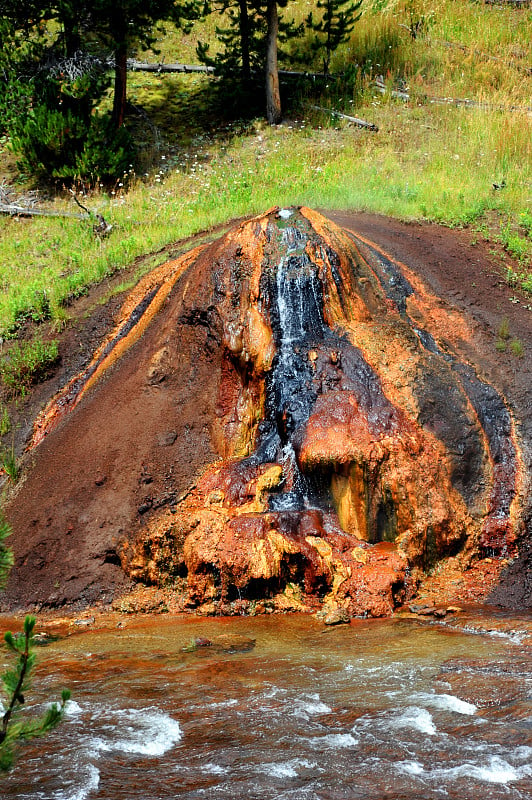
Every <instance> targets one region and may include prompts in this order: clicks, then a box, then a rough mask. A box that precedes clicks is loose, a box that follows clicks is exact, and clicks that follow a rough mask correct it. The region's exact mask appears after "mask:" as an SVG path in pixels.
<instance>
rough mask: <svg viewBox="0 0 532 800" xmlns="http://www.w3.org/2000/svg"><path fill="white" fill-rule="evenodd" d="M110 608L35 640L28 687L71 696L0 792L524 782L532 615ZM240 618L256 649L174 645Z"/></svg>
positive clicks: (309, 794)
mask: <svg viewBox="0 0 532 800" xmlns="http://www.w3.org/2000/svg"><path fill="white" fill-rule="evenodd" d="M106 624H107V626H108V627H106V628H103V629H99V630H82V631H79V630H77V629H75V628H74V627H73V626H71V628H70V630H71V631H72V630H73V631H74V633H73V634H72V635H70V636H68V637H66V638H63V639H60V640H58V641H56V642H53V643H52V644H50V645H48V646H47V647H45V648H42V649H41V650H40V652H39V656H40V664H41V666H40V670H39V674H38V677H37V679H36V681H35V683H36V689H38V690H39V691H40V692H42V695H43V697H44V696H47V697H51V696H54V695H56V694H57V693H58V691H59V689H60V687H61V686H63V685H67V686H69V687H70V688H71V689H72V697H73V699H72V701H71V702H70V703H69V707H68V714H67V718H66V720H65V722H64V723H63V725H62V726H61V727H60V728H59V729H58V730H57V731H55V732H53V733H52V734H51V735H49V736H48V737H46V738H45V739H43V740H41V741H34V742H32V743H30V744H28V745H25V746H24V750H23V753H22V754H21V756H20V758H19V761H18V764H17V766H16V767H15V769H14V770H13V772H12V773H11V774H10V775H9V776H8V777H7V778H2V783H3V786H2V790H3V791H2V797H3V798H6V800H7V799H8V798H17V800H85V799H86V798H87V799H88V800H96V798H100V799H102V800H103V799H104V798H105V800H136V799H137V798H138V799H139V800H155V799H157V800H159V798H160V800H163V799H164V800H166V798H176V797H183V798H190V800H192V799H193V798H203V797H208V798H213V800H222V798H250V799H251V798H253V799H254V800H255V799H256V800H259V798H260V799H261V800H269V799H270V798H271V800H273V799H274V798H275V799H276V800H277V799H279V798H290V799H291V800H317V799H318V798H319V800H329V799H330V800H333V799H334V800H342V799H343V798H346V799H347V798H349V799H350V800H351V799H352V800H355V798H364V799H366V800H384V798H389V800H392V798H393V800H406V798H409V799H410V798H412V800H414V799H415V800H432V798H434V799H436V798H460V799H461V800H464V799H465V800H473V799H474V798H483V800H491V799H492V798H493V799H495V798H505V800H517V799H518V798H519V800H521V799H522V798H530V797H531V796H532V793H531V787H532V708H531V705H530V690H531V688H532V664H531V661H530V651H529V647H527V641H526V638H525V634H524V633H522V632H521V630H522V629H523V628H526V627H528V628H529V627H530V625H529V620H528V622H527V624H524V619H521V620H519V619H513V620H510V621H509V620H506V621H505V624H504V625H503V626H502V628H501V626H500V625H495V626H492V627H493V628H494V630H492V631H491V632H486V627H487V628H489V627H490V625H487V626H486V624H483V625H479V624H478V619H477V620H471V619H469V620H468V619H467V618H461V619H460V620H459V621H454V622H450V623H446V624H436V623H431V622H428V621H427V622H424V621H423V622H419V621H415V620H411V619H403V620H401V619H396V620H392V621H389V620H388V621H369V620H367V621H366V620H360V621H353V623H352V624H351V625H350V626H349V627H342V628H334V629H330V628H324V627H323V626H322V625H321V624H320V623H318V622H317V621H316V620H314V619H311V618H308V617H299V616H293V617H286V616H282V617H281V616H269V617H261V618H255V619H250V618H231V619H218V620H215V619H199V618H193V617H185V618H183V617H178V618H176V617H157V618H151V619H140V618H136V619H130V618H125V626H124V627H116V626H117V624H121V625H124V623H123V622H122V623H118V619H117V618H112V619H110V620H108V621H107V623H106ZM453 626H454V627H453ZM235 633H237V634H240V635H245V636H248V637H252V638H253V639H255V640H256V644H255V647H254V648H253V649H252V650H249V651H248V652H223V651H222V650H220V649H219V648H217V647H215V646H212V647H205V648H199V649H197V650H196V651H192V652H186V650H187V644H189V643H190V642H191V640H193V639H194V638H195V637H207V638H214V637H216V636H217V635H219V634H231V635H232V634H235ZM528 641H529V640H528ZM33 697H34V698H35V694H34V695H33Z"/></svg>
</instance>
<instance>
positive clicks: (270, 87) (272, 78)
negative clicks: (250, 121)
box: [266, 0, 282, 125]
mask: <svg viewBox="0 0 532 800" xmlns="http://www.w3.org/2000/svg"><path fill="white" fill-rule="evenodd" d="M266 15H267V22H268V33H267V40H266V119H267V120H268V122H269V124H270V125H278V124H279V122H280V121H281V119H282V114H281V95H280V93H279V72H278V69H277V36H278V33H279V15H278V13H277V0H268V3H267V7H266Z"/></svg>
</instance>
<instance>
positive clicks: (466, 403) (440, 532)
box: [8, 208, 525, 616]
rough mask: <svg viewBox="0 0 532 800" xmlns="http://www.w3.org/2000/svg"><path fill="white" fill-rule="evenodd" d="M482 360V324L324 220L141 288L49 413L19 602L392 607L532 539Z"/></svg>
mask: <svg viewBox="0 0 532 800" xmlns="http://www.w3.org/2000/svg"><path fill="white" fill-rule="evenodd" d="M464 354H466V355H464ZM474 362H475V360H474V347H473V344H472V333H471V330H470V327H469V324H468V322H467V320H466V319H465V318H464V317H463V316H462V315H461V314H460V313H459V312H457V311H456V310H455V309H453V308H452V307H451V306H449V305H447V304H445V303H444V302H442V301H441V300H439V299H438V298H437V297H435V296H433V295H432V294H431V293H430V292H429V291H428V290H427V289H426V287H425V286H424V285H423V284H422V282H421V281H420V280H419V279H418V278H417V277H416V275H415V274H414V273H413V272H412V271H411V270H410V269H409V268H408V267H407V266H405V265H404V264H400V263H398V262H396V261H394V260H393V259H391V258H390V257H388V256H387V255H386V254H385V253H384V252H382V251H380V250H379V249H378V248H377V247H376V246H375V245H372V244H371V243H368V242H364V241H363V240H361V239H360V237H356V236H354V235H351V234H348V233H346V232H345V231H343V230H341V229H340V228H338V227H336V226H335V225H334V224H333V223H331V222H330V221H328V220H327V219H325V218H324V217H322V216H321V215H319V214H317V213H316V212H314V211H311V210H309V209H307V208H300V209H286V210H284V209H283V210H279V209H273V210H271V211H269V212H268V213H266V214H264V215H262V216H259V217H256V218H254V219H251V220H249V221H247V222H244V223H242V224H240V225H238V226H237V227H235V228H233V229H232V230H231V231H230V232H229V233H227V234H226V235H224V236H223V237H222V238H220V239H219V240H217V241H215V242H214V243H212V244H208V245H203V246H201V247H198V248H196V249H195V250H192V251H191V252H189V253H187V254H186V255H185V256H183V257H182V258H180V259H178V260H177V261H172V262H169V263H167V264H164V265H163V266H162V267H159V268H157V269H156V270H154V271H153V272H152V273H150V274H149V275H148V276H147V277H145V278H144V279H143V280H142V281H141V282H140V283H139V285H138V286H137V287H136V289H135V290H134V291H133V292H132V293H131V295H130V296H129V297H128V298H127V300H126V302H125V304H124V306H123V308H122V312H121V318H120V320H119V323H118V324H117V326H116V328H115V330H113V331H112V333H111V334H110V335H109V337H108V338H107V339H106V340H105V341H104V342H103V343H102V345H101V347H100V348H99V350H98V351H97V353H96V354H95V356H94V358H93V360H92V362H91V363H90V364H89V365H88V367H87V368H86V369H85V370H84V371H83V373H81V374H79V375H77V376H76V377H75V378H74V379H73V380H72V381H71V382H70V383H69V384H68V385H67V386H66V387H65V388H64V389H63V390H62V391H61V392H60V393H59V395H58V396H56V397H55V398H53V400H52V401H51V402H50V403H49V404H48V406H47V407H46V409H45V410H44V411H43V413H42V414H41V415H40V417H39V418H38V419H37V421H36V423H35V427H34V435H33V441H32V449H31V450H30V453H29V455H28V456H27V461H28V468H27V470H26V479H25V481H24V482H23V483H22V485H21V486H20V488H19V490H18V492H17V494H16V496H15V497H14V498H13V499H12V500H11V503H10V505H9V507H8V514H9V518H10V520H11V522H12V524H13V526H14V529H15V537H14V544H15V551H16V557H17V564H16V568H15V571H14V574H13V577H12V581H11V586H10V589H9V592H10V595H8V596H11V597H14V596H15V595H16V593H17V592H18V594H19V596H20V595H21V594H22V596H24V597H25V599H26V601H27V602H31V601H35V602H40V603H48V604H52V605H53V604H57V603H73V602H79V601H81V602H92V601H94V600H95V599H98V598H101V597H102V595H105V594H106V593H107V595H108V596H110V595H111V594H112V593H113V591H116V590H117V589H118V588H120V587H123V586H124V585H125V584H124V581H125V580H126V579H128V580H133V581H137V582H144V583H148V584H153V585H156V586H159V587H163V586H166V587H170V589H171V591H173V592H174V595H175V596H176V597H178V598H179V603H180V606H179V607H183V608H184V607H188V608H194V607H197V606H202V607H203V608H204V609H207V610H212V611H216V610H221V611H226V612H228V611H231V610H232V611H233V612H235V611H238V612H245V611H251V612H253V611H256V610H257V609H259V610H260V609H262V610H268V609H293V608H300V609H305V608H312V609H316V608H318V607H320V606H322V605H325V606H327V607H335V606H336V607H340V608H344V609H345V610H346V612H347V613H348V614H349V615H367V614H369V615H374V616H381V615H386V614H390V613H391V612H392V611H393V609H394V607H395V606H396V605H397V604H399V603H402V602H404V601H405V600H408V599H409V598H411V597H412V596H413V594H414V593H415V591H416V589H418V587H419V586H420V584H421V585H422V584H423V581H424V580H425V577H426V575H427V574H428V573H431V574H435V573H437V572H438V571H440V572H442V573H445V570H447V571H448V573H449V574H450V575H452V576H453V577H454V578H456V576H457V575H458V579H457V580H455V584H456V585H460V580H462V578H461V577H460V576H461V575H463V574H464V573H465V572H467V570H469V569H472V568H473V567H474V565H475V564H477V565H478V564H480V563H482V562H486V563H490V564H493V563H499V562H500V563H502V561H503V560H504V559H506V558H511V557H512V556H513V555H514V554H515V552H516V546H517V543H518V539H519V536H520V533H521V531H522V528H523V519H522V517H523V495H524V486H525V476H524V475H523V474H522V469H523V468H522V466H521V464H522V459H521V457H520V451H519V444H518V441H517V438H516V435H515V430H514V421H513V419H512V415H511V413H510V410H509V408H508V406H507V403H506V402H505V398H504V397H503V396H501V394H500V393H499V392H498V391H497V390H496V389H495V388H494V387H493V386H491V385H490V384H489V383H488V382H486V380H484V379H483V378H482V372H481V369H480V368H479V366H478V365H475V363H474ZM29 462H31V467H30V466H29ZM486 560H487V561H486ZM449 565H452V569H451V567H450V566H449ZM488 572H489V574H490V575H491V576H492V577H493V574H492V573H493V570H491V571H489V570H488V571H486V570H485V573H486V574H487V573H488ZM495 573H497V574H498V572H497V570H495ZM58 575H59V580H58ZM495 577H496V576H495ZM492 582H493V581H492ZM484 588H485V591H486V592H487V591H488V590H489V588H491V584H490V582H489V580H487V579H486V585H485V587H484Z"/></svg>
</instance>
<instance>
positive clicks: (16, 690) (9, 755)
mask: <svg viewBox="0 0 532 800" xmlns="http://www.w3.org/2000/svg"><path fill="white" fill-rule="evenodd" d="M34 628H35V617H31V616H27V617H26V619H25V620H24V629H23V632H22V633H21V634H18V635H14V634H13V633H11V631H8V632H7V633H6V634H5V636H4V640H5V643H6V645H7V647H8V649H9V651H10V652H11V653H12V654H14V655H15V656H16V661H15V665H14V667H13V668H11V669H9V668H8V669H6V670H5V671H4V673H3V675H2V684H3V687H4V691H5V693H6V695H7V702H6V704H5V705H4V708H5V712H4V716H3V717H2V721H1V724H0V770H4V771H5V770H8V769H10V768H11V767H12V766H13V762H14V759H15V746H16V744H17V742H19V741H23V740H29V739H35V738H36V737H38V736H44V735H45V734H46V733H48V732H49V731H51V730H52V729H53V728H55V727H56V726H57V725H58V724H59V723H60V722H61V720H62V719H63V715H64V712H65V705H66V703H67V700H68V699H69V698H70V691H69V690H68V689H63V691H62V693H61V702H60V703H53V704H52V705H51V706H50V708H48V709H47V711H46V712H45V713H44V714H43V715H42V716H40V717H37V718H35V717H33V718H31V719H28V720H23V719H21V711H22V707H23V705H24V703H25V692H26V691H27V690H28V689H29V688H30V686H31V677H32V671H33V668H34V666H35V654H34V652H33V629H34Z"/></svg>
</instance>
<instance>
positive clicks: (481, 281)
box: [3, 212, 532, 608]
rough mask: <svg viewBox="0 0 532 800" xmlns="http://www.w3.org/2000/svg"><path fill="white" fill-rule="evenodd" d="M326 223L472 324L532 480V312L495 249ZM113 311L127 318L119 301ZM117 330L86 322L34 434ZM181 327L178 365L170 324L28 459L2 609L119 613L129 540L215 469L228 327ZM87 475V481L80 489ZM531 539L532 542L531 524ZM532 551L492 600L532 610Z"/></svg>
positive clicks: (374, 224)
mask: <svg viewBox="0 0 532 800" xmlns="http://www.w3.org/2000/svg"><path fill="white" fill-rule="evenodd" d="M327 216H329V217H330V218H331V219H332V220H333V221H335V222H336V223H337V224H339V225H340V226H341V227H343V228H345V229H347V230H349V231H352V232H353V233H354V234H358V235H360V236H361V237H364V238H365V239H368V240H371V241H372V242H375V243H376V244H378V245H379V246H381V247H382V248H383V249H384V250H386V251H387V252H388V253H390V254H391V255H392V256H393V257H394V258H396V259H398V260H400V261H402V262H404V263H406V264H407V265H408V266H409V267H410V268H411V269H413V270H414V271H415V272H416V273H417V274H418V275H419V276H420V277H421V278H422V279H423V280H424V281H425V282H426V284H427V285H428V287H429V289H431V291H432V292H434V293H435V294H437V295H439V296H440V297H441V298H442V300H443V301H445V302H447V303H449V304H451V305H453V306H456V307H457V308H458V309H459V310H460V311H462V312H464V313H466V315H467V316H468V317H469V318H470V321H471V324H472V326H473V328H474V330H475V348H476V351H475V353H470V354H467V353H466V354H465V355H466V357H467V356H468V355H469V356H470V358H471V360H472V361H474V362H475V363H476V364H477V365H479V368H480V371H481V373H482V376H483V377H485V378H486V379H487V380H488V381H489V382H490V383H492V384H493V385H494V386H495V387H496V388H498V389H500V390H501V392H502V393H503V394H504V395H505V396H506V397H507V398H508V401H509V402H510V404H511V405H512V409H513V411H514V414H515V417H516V419H517V420H518V425H519V434H520V439H521V443H522V447H523V453H524V458H525V459H526V460H527V462H528V464H527V466H528V472H529V474H530V472H531V470H532V413H531V412H532V407H531V406H532V400H531V395H530V377H531V369H532V324H531V320H532V311H531V308H530V307H531V306H532V301H531V300H530V299H527V298H526V297H525V296H521V297H519V296H518V295H517V293H516V292H513V290H510V289H509V288H508V286H507V284H506V283H505V281H504V277H503V275H502V267H501V264H500V259H498V258H496V257H495V256H494V255H493V254H492V253H490V251H489V248H488V246H487V245H486V244H485V243H482V242H481V243H478V244H473V242H472V235H471V233H470V232H467V231H453V230H449V229H445V228H441V227H438V226H434V225H427V224H419V223H413V224H405V223H401V222H398V221H395V220H390V219H387V218H383V217H378V216H374V215H368V214H354V213H352V212H345V213H339V212H335V213H327ZM194 280H195V278H194V275H192V276H191V275H189V274H188V273H185V274H184V275H183V276H182V277H181V278H180V279H179V281H178V282H177V283H176V285H175V287H174V289H173V290H172V293H171V296H170V297H169V298H168V302H169V303H170V304H171V305H172V308H173V309H174V311H175V313H177V314H180V313H181V314H182V313H184V310H186V309H185V307H184V304H183V302H182V300H181V298H182V296H183V295H186V292H187V286H188V284H189V281H194ZM516 295H517V296H516ZM511 296H513V300H511V299H510V297H511ZM516 300H518V301H519V302H516ZM527 306H528V307H527ZM114 309H116V311H117V310H118V304H117V302H116V299H115V300H114V301H113V305H112V309H111V310H114ZM213 313H214V312H213ZM504 317H506V318H507V319H508V320H509V328H510V334H511V336H512V337H513V338H515V339H519V340H520V341H521V343H522V344H523V347H524V355H523V356H522V357H521V358H518V357H516V356H513V355H512V354H511V353H509V352H506V353H499V352H498V351H497V350H496V341H497V331H498V329H499V326H500V324H501V321H502V319H503V318H504ZM112 321H113V313H110V311H109V310H105V309H103V310H102V309H101V308H100V309H99V310H98V312H97V313H96V314H95V315H94V316H92V317H89V318H88V319H86V320H84V321H83V322H81V323H79V324H78V325H77V326H76V327H75V333H74V334H73V333H72V330H71V331H70V332H67V334H66V336H65V339H64V343H63V347H62V357H63V366H62V368H61V369H60V373H59V374H58V375H57V376H56V377H55V378H54V379H51V380H50V381H48V383H47V384H46V385H44V386H42V387H40V388H39V390H38V392H37V394H36V395H35V399H34V401H33V403H31V402H30V403H29V404H28V405H27V406H26V411H25V412H24V417H25V420H26V423H25V424H24V425H23V428H22V430H24V433H25V434H28V433H29V421H30V419H31V418H32V417H33V416H35V413H36V411H37V410H38V408H37V407H36V403H40V404H42V403H43V402H44V400H45V399H46V396H47V395H48V396H50V395H52V394H53V393H54V392H55V390H56V389H57V387H58V385H61V384H63V383H64V382H66V380H67V379H68V378H69V377H70V375H73V374H75V373H76V372H77V371H78V370H79V368H80V356H79V353H80V351H82V352H84V353H86V357H87V359H88V356H89V354H91V353H92V350H93V349H94V345H95V344H96V341H95V340H97V339H99V338H100V337H101V338H102V339H103V336H104V332H106V331H107V329H108V328H110V327H111V324H112ZM181 321H182V323H183V325H182V328H181V330H182V331H183V334H182V340H181V342H180V343H179V344H180V347H179V355H178V357H176V358H173V360H172V363H171V364H170V363H168V364H167V365H166V366H165V359H166V355H165V353H164V352H163V351H164V350H165V347H166V345H167V343H168V338H169V336H170V335H171V327H170V325H169V323H168V322H167V321H165V318H163V319H161V320H160V321H159V322H158V323H157V324H156V325H151V326H150V327H149V328H148V329H147V331H146V332H145V334H144V335H143V337H142V338H141V339H140V341H138V342H137V343H136V344H135V345H134V346H133V347H132V348H131V349H130V350H129V351H128V352H127V353H126V354H125V355H124V357H123V358H122V359H121V361H120V363H119V364H117V365H116V366H115V367H113V368H112V369H111V370H109V371H108V372H107V374H106V376H105V378H104V380H103V381H102V382H101V383H100V384H99V386H98V387H96V388H95V389H94V390H92V392H91V393H89V395H88V397H87V398H86V399H85V401H84V402H83V403H81V404H80V405H79V406H78V407H77V408H76V409H75V410H74V411H73V412H72V416H71V419H70V424H69V425H68V426H67V425H64V424H60V425H59V426H58V428H57V430H56V431H55V432H54V433H53V434H52V435H51V436H50V438H47V439H45V440H44V442H43V443H42V444H41V445H40V446H39V447H38V448H36V449H35V450H33V451H31V452H29V453H27V455H26V456H25V459H24V462H23V469H22V479H21V482H20V484H19V485H18V486H17V487H16V489H15V490H14V491H13V492H12V494H11V496H10V497H9V498H8V502H7V505H6V512H7V515H8V518H9V520H10V522H11V523H12V525H13V528H14V530H15V534H14V536H13V539H12V546H13V549H14V551H15V556H16V565H15V568H14V570H13V572H12V575H11V578H10V582H9V585H8V588H7V591H6V594H5V596H4V598H3V605H4V607H11V608H14V607H19V608H20V607H23V608H28V607H30V606H32V605H40V604H41V603H43V601H44V603H45V605H48V606H52V607H53V606H60V605H64V604H67V605H71V606H84V605H88V604H91V603H95V602H104V603H105V602H109V601H110V599H111V598H112V597H113V595H115V594H116V593H117V592H119V591H123V590H125V589H127V588H128V585H129V583H128V580H127V579H126V578H125V576H124V574H123V572H122V569H121V566H120V559H119V555H118V553H117V544H118V543H119V541H120V540H121V539H123V538H124V537H127V536H133V535H136V534H137V533H138V531H140V530H141V529H142V524H143V516H144V514H146V513H150V512H151V510H152V509H157V508H163V507H165V506H168V507H170V508H171V507H172V504H174V503H175V502H176V501H177V500H178V499H179V497H180V495H182V494H183V493H184V492H186V490H187V489H188V487H189V486H190V484H191V482H193V481H194V480H195V479H196V477H197V476H198V475H200V474H201V473H202V471H203V470H204V468H205V466H206V465H207V464H209V463H211V462H212V461H213V460H215V459H216V458H217V456H216V454H215V453H214V452H213V449H212V444H211V435H210V430H209V425H210V422H209V421H210V420H212V419H213V417H215V416H216V398H217V391H218V385H217V375H218V374H219V372H220V367H221V365H220V363H219V360H220V355H219V352H220V348H219V344H220V343H219V342H216V341H213V340H212V331H213V330H216V325H212V324H206V322H207V321H206V320H202V319H192V318H191V319H187V318H186V315H185V317H183V319H182V320H181ZM67 343H68V344H67ZM80 345H81V347H80ZM154 353H156V354H159V362H158V364H154V363H153V354H154ZM161 375H163V377H162V378H161ZM96 397H97V402H95V399H96ZM95 431H97V432H98V433H97V436H96V435H95ZM126 443H127V444H126ZM148 465H149V467H148ZM80 474H81V475H82V476H83V480H82V481H79V479H77V478H76V479H74V476H78V475H80ZM21 497H24V498H25V500H24V503H22V502H20V498H21ZM528 537H529V538H532V523H531V522H530V519H529V523H528ZM529 553H530V551H529V549H528V545H523V546H522V547H521V555H520V558H519V559H518V560H517V561H516V562H514V563H513V564H512V565H510V567H509V568H508V570H507V572H506V574H505V575H503V581H502V584H501V586H500V588H499V589H498V590H497V592H496V593H495V595H494V597H493V599H494V601H496V602H500V603H503V604H506V603H508V604H511V605H517V606H519V605H521V606H528V605H531V604H532V586H531V584H530V577H529V576H530V574H531V572H532V570H530V569H529V566H530V563H529V562H530V554H529Z"/></svg>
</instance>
